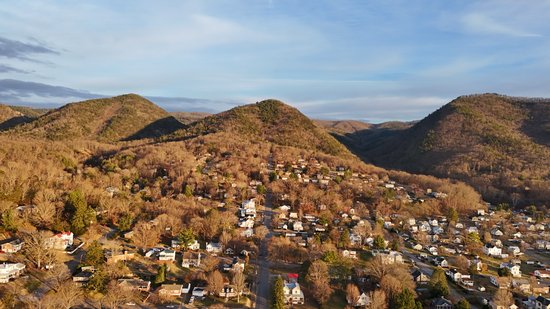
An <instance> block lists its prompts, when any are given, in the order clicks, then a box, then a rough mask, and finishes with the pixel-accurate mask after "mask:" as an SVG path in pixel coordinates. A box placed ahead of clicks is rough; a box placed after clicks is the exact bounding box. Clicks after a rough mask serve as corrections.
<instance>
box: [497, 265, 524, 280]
mask: <svg viewBox="0 0 550 309" xmlns="http://www.w3.org/2000/svg"><path fill="white" fill-rule="evenodd" d="M500 268H508V270H509V271H510V274H512V277H515V278H519V277H521V270H520V266H519V265H516V264H511V263H502V264H500Z"/></svg>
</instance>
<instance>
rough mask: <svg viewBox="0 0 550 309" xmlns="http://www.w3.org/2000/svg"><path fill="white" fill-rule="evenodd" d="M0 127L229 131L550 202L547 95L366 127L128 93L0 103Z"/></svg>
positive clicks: (34, 133) (455, 106)
mask: <svg viewBox="0 0 550 309" xmlns="http://www.w3.org/2000/svg"><path fill="white" fill-rule="evenodd" d="M0 130H2V131H3V134H14V135H19V136H26V137H31V138H40V139H50V140H71V139H89V140H96V141H101V142H111V143H112V142H118V141H127V140H135V139H142V138H153V139H155V140H156V141H158V142H163V141H177V140H182V139H188V138H192V137H196V136H201V135H208V134H213V133H217V132H227V133H230V134H232V135H233V136H236V135H238V136H240V137H243V138H248V139H251V140H252V141H254V140H256V141H267V142H272V143H275V144H278V145H283V146H292V147H297V148H302V149H307V150H313V151H320V152H323V153H326V154H330V155H337V156H350V155H351V153H350V151H351V152H353V153H354V154H356V155H357V156H359V157H360V158H362V159H363V160H365V161H367V162H369V163H373V164H375V165H379V166H382V167H385V168H392V169H401V170H405V171H408V172H412V173H422V174H430V175H434V176H438V177H450V178H454V179H458V180H462V181H465V182H467V183H469V184H471V185H472V186H474V187H475V188H476V189H477V190H479V191H480V192H481V193H482V194H483V195H484V197H485V198H486V199H488V200H491V201H495V202H508V203H510V204H512V205H520V204H521V205H524V204H530V203H534V204H538V205H542V204H546V205H548V202H549V201H550V100H544V99H527V98H513V97H507V96H502V95H497V94H484V95H472V96H462V97H459V98H457V99H455V100H453V101H452V102H450V103H449V104H447V105H445V106H443V107H441V108H440V109H439V110H437V111H435V112H434V113H432V114H430V115H429V116H428V117H426V118H424V119H423V120H421V121H419V122H387V123H382V124H368V123H364V122H360V121H354V120H344V121H327V120H313V121H312V120H310V119H309V118H307V117H306V116H304V115H303V114H302V113H301V112H299V111H298V110H297V109H295V108H293V107H291V106H289V105H286V104H284V103H282V102H280V101H277V100H265V101H262V102H258V103H256V104H250V105H243V106H239V107H236V108H233V109H231V110H228V111H225V112H222V113H219V114H214V115H210V114H206V113H183V112H180V113H171V114H170V113H168V112H166V111H165V110H163V109H162V108H160V107H158V106H156V105H155V104H153V103H152V102H150V101H149V100H147V99H145V98H143V97H141V96H138V95H135V94H128V95H122V96H117V97H113V98H106V99H94V100H88V101H83V102H79V103H71V104H67V105H65V106H63V107H61V108H58V109H52V110H49V111H48V110H37V109H31V108H24V107H10V106H6V105H0ZM329 133H330V134H329ZM331 135H332V136H331ZM344 145H345V146H344Z"/></svg>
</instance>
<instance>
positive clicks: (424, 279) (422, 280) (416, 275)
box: [411, 268, 430, 284]
mask: <svg viewBox="0 0 550 309" xmlns="http://www.w3.org/2000/svg"><path fill="white" fill-rule="evenodd" d="M411 275H412V277H413V280H414V282H416V284H428V283H429V282H430V278H429V277H428V276H427V275H426V274H424V273H423V272H421V271H420V269H418V268H417V269H415V270H414V271H413V272H412V274H411Z"/></svg>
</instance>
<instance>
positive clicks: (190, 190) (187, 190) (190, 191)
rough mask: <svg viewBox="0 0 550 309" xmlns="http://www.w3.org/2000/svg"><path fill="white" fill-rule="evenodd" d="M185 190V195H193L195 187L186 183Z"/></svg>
mask: <svg viewBox="0 0 550 309" xmlns="http://www.w3.org/2000/svg"><path fill="white" fill-rule="evenodd" d="M183 192H184V194H185V196H187V197H191V196H193V188H191V186H190V185H185V188H184V189H183Z"/></svg>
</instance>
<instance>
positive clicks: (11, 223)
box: [2, 209, 17, 232]
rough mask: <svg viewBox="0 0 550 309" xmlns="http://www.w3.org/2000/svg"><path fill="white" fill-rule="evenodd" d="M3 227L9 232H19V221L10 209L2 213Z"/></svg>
mask: <svg viewBox="0 0 550 309" xmlns="http://www.w3.org/2000/svg"><path fill="white" fill-rule="evenodd" d="M2 227H4V229H5V230H7V231H12V232H15V231H17V221H16V218H15V215H14V214H13V210H12V209H8V210H6V211H4V212H3V213H2Z"/></svg>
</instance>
